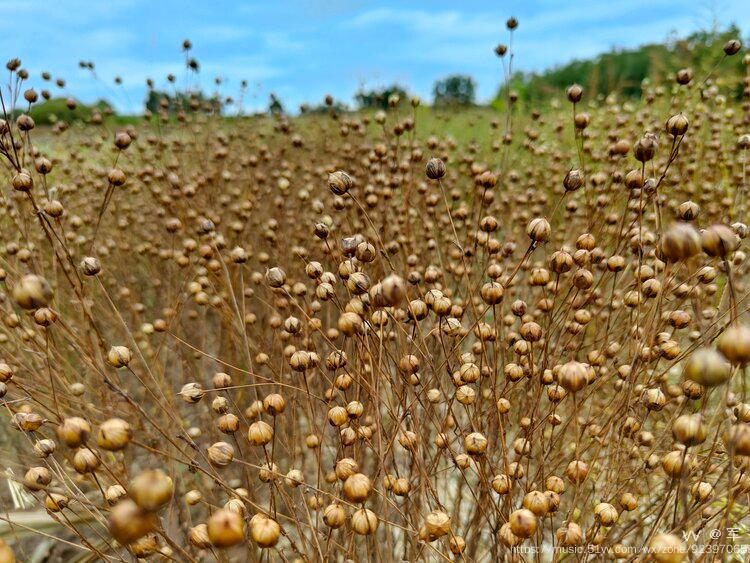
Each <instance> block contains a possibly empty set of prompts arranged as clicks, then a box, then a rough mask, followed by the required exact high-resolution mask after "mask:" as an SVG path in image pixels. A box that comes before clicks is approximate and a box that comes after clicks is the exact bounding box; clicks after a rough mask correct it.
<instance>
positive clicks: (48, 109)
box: [29, 98, 113, 125]
mask: <svg viewBox="0 0 750 563" xmlns="http://www.w3.org/2000/svg"><path fill="white" fill-rule="evenodd" d="M95 113H99V114H100V115H101V116H106V115H111V114H113V112H112V109H111V108H110V106H109V104H108V103H107V102H106V101H105V100H99V101H98V102H96V103H95V104H92V105H86V104H82V103H80V102H77V101H75V100H72V99H66V98H51V99H49V100H47V101H44V102H41V103H36V104H34V105H33V106H32V107H31V111H30V112H29V115H30V116H31V118H32V119H33V120H34V122H35V123H36V124H37V125H54V124H55V123H57V122H58V121H61V120H62V121H66V122H72V121H90V120H91V117H92V116H93V115H94V114H95Z"/></svg>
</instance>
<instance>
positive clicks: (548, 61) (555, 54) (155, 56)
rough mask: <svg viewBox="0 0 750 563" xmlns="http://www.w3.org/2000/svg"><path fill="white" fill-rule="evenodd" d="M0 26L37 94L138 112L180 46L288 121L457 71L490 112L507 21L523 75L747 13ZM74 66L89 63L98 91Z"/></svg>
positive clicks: (390, 6)
mask: <svg viewBox="0 0 750 563" xmlns="http://www.w3.org/2000/svg"><path fill="white" fill-rule="evenodd" d="M0 14H2V18H0V28H4V29H2V33H0V53H3V56H4V57H6V58H11V57H14V56H17V57H20V58H21V59H22V61H23V65H24V67H25V68H27V69H28V70H29V71H30V73H31V75H32V79H33V80H32V84H34V85H37V86H38V85H39V84H40V80H39V74H40V73H41V71H42V70H49V71H50V72H52V73H53V76H55V77H57V76H60V77H62V78H65V79H66V81H67V86H66V88H65V91H64V92H63V93H61V92H60V91H59V90H57V91H56V92H55V95H66V96H75V97H77V98H79V99H81V100H83V101H93V100H95V99H97V98H102V97H104V98H107V99H108V100H109V101H110V102H111V103H113V104H114V105H115V107H116V108H117V109H118V110H120V111H132V110H134V109H136V108H140V107H141V106H142V101H143V99H144V94H145V79H146V78H147V77H151V78H153V79H154V81H155V82H156V85H157V87H158V86H163V85H164V84H165V83H166V80H165V77H166V75H167V74H168V73H170V72H172V73H175V74H176V75H177V76H178V78H179V79H180V80H181V81H182V82H184V79H185V71H184V59H183V55H182V54H181V52H180V46H181V43H182V40H183V39H185V38H190V39H191V40H192V41H193V44H194V50H193V54H194V56H195V57H196V58H197V59H198V60H199V61H200V63H201V71H200V74H199V80H200V83H201V85H202V86H203V87H204V89H205V90H208V91H212V90H213V88H214V86H213V78H214V77H216V76H221V77H222V78H223V79H224V80H225V86H224V87H223V90H222V91H223V93H224V94H225V95H227V94H228V95H235V94H236V92H237V91H238V88H239V83H240V80H242V79H247V80H248V82H249V84H250V86H249V89H248V93H247V96H246V101H245V106H246V108H247V109H257V108H261V107H265V106H266V105H267V101H268V95H269V93H270V92H276V93H277V94H278V95H279V97H280V98H281V99H282V101H283V102H284V104H285V105H286V106H287V108H289V109H294V108H296V107H297V106H299V104H300V103H301V102H304V101H313V102H316V101H319V100H321V99H322V98H323V96H325V94H328V93H330V94H333V95H334V96H335V97H336V98H337V99H343V100H344V101H347V102H350V101H351V99H352V95H353V94H354V92H355V91H356V90H357V88H358V87H359V86H360V85H365V86H379V85H386V84H390V83H392V82H398V83H401V84H404V85H407V86H408V88H409V90H410V91H411V92H414V93H416V94H418V95H420V96H422V97H424V98H427V99H429V98H430V97H431V90H432V85H433V83H434V82H435V80H436V79H439V78H441V77H443V76H446V75H448V74H450V73H455V72H462V73H468V74H471V75H472V76H473V77H474V78H475V79H476V81H477V83H478V95H479V98H480V99H489V98H490V97H491V96H492V95H493V93H494V92H495V90H496V88H497V86H498V84H499V83H500V81H501V78H502V71H501V67H500V64H499V62H498V59H497V58H496V57H495V55H494V53H493V47H494V46H495V45H496V44H497V43H498V42H507V39H508V33H507V30H506V29H505V20H506V19H507V17H508V16H509V15H514V16H516V17H517V18H518V20H519V22H520V25H519V28H518V29H517V30H516V35H515V39H514V50H515V52H516V57H515V61H514V65H515V67H516V68H519V69H522V70H541V69H544V68H547V67H550V66H554V65H556V64H561V63H564V62H567V61H569V60H571V59H573V58H576V57H587V56H591V55H595V54H597V53H599V52H602V51H605V50H608V49H610V48H611V47H615V46H616V47H631V46H636V45H639V44H641V43H645V42H651V41H660V40H663V39H665V38H666V37H668V36H669V34H670V33H674V32H676V33H677V34H678V35H685V34H687V33H689V32H690V31H693V30H695V29H699V28H707V27H710V26H711V25H712V22H714V21H718V23H719V24H720V25H722V26H723V25H726V24H728V23H730V22H735V23H737V24H739V25H740V27H741V28H742V30H743V33H744V34H747V32H748V30H750V1H748V0H716V1H713V2H712V1H706V0H681V1H666V0H609V1H592V0H577V1H570V0H566V1H562V0H526V1H516V0H512V1H494V2H480V1H475V0H463V1H460V0H454V1H445V0H431V1H421V2H403V1H401V2H400V1H396V0H387V1H383V2H369V1H365V0H348V1H344V0H308V1H301V0H269V1H265V2H259V1H254V2H227V1H222V0H214V1H210V2H208V1H201V2H193V1H188V0H184V1H172V0H149V1H145V0H121V1H118V0H110V1H104V0H98V1H97V0H10V1H8V0H0ZM79 60H93V61H94V62H95V64H96V67H97V75H98V76H99V79H100V80H99V81H97V80H94V79H93V78H92V77H91V76H90V74H88V73H87V72H85V71H83V70H81V69H79V68H78V61H79ZM116 75H119V76H121V77H122V80H123V86H122V87H118V88H115V87H114V84H113V79H114V77H115V76H116Z"/></svg>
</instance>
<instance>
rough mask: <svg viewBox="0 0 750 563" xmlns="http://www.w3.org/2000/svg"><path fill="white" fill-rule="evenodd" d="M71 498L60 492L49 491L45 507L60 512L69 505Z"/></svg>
mask: <svg viewBox="0 0 750 563" xmlns="http://www.w3.org/2000/svg"><path fill="white" fill-rule="evenodd" d="M69 503H70V499H69V498H68V497H66V496H65V495H61V494H58V493H49V494H48V495H47V496H46V497H45V498H44V507H45V508H46V509H47V510H49V511H50V512H60V511H61V510H64V509H65V508H67V507H68V504H69Z"/></svg>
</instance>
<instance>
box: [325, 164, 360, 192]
mask: <svg viewBox="0 0 750 563" xmlns="http://www.w3.org/2000/svg"><path fill="white" fill-rule="evenodd" d="M353 186H354V181H353V180H352V178H351V177H350V176H349V175H348V174H347V173H346V172H344V171H343V170H337V171H336V172H332V173H331V174H329V176H328V188H329V189H330V190H331V191H332V192H333V193H334V194H335V195H339V196H340V195H344V194H345V193H347V192H348V191H349V190H351V189H352V187H353Z"/></svg>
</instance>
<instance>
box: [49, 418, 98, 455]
mask: <svg viewBox="0 0 750 563" xmlns="http://www.w3.org/2000/svg"><path fill="white" fill-rule="evenodd" d="M90 436H91V425H90V424H89V423H88V422H87V421H86V420H84V419H83V418H81V417H78V416H74V417H70V418H66V419H64V420H63V421H62V423H60V425H59V426H58V427H57V437H58V438H59V439H60V441H61V442H63V443H64V444H65V445H66V446H68V447H69V448H77V447H78V446H80V445H82V444H85V443H86V442H87V441H88V439H89V437H90Z"/></svg>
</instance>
